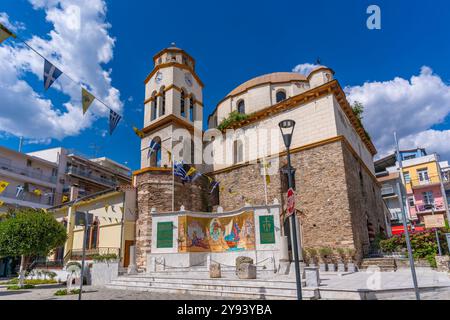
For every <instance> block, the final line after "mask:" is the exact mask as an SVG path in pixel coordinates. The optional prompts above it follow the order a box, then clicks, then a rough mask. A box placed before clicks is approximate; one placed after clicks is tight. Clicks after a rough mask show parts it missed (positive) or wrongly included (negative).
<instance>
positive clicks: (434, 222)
mask: <svg viewBox="0 0 450 320" xmlns="http://www.w3.org/2000/svg"><path fill="white" fill-rule="evenodd" d="M423 218H424V221H425V228H426V229H433V228H443V227H445V218H444V215H443V214H435V215H428V216H424V217H423Z"/></svg>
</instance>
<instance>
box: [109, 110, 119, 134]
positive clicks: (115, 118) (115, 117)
mask: <svg viewBox="0 0 450 320" xmlns="http://www.w3.org/2000/svg"><path fill="white" fill-rule="evenodd" d="M120 119H122V116H121V115H120V114H118V113H117V112H114V111H113V110H110V111H109V134H110V135H112V134H113V131H114V130H115V129H116V127H117V125H118V124H119V121H120Z"/></svg>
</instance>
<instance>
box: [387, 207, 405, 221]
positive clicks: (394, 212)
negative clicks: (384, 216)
mask: <svg viewBox="0 0 450 320" xmlns="http://www.w3.org/2000/svg"><path fill="white" fill-rule="evenodd" d="M389 213H390V214H391V220H400V218H401V216H402V209H400V208H393V209H391V208H389Z"/></svg>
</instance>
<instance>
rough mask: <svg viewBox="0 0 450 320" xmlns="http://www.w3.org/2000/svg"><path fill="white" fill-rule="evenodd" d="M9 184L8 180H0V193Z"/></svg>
mask: <svg viewBox="0 0 450 320" xmlns="http://www.w3.org/2000/svg"><path fill="white" fill-rule="evenodd" d="M8 186H9V182H6V181H0V194H1V193H2V192H3V191H5V189H6V188H7V187H8Z"/></svg>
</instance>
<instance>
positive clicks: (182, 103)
mask: <svg viewBox="0 0 450 320" xmlns="http://www.w3.org/2000/svg"><path fill="white" fill-rule="evenodd" d="M185 99H186V94H185V93H184V90H181V96H180V114H181V116H182V117H185V118H186V108H185Z"/></svg>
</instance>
